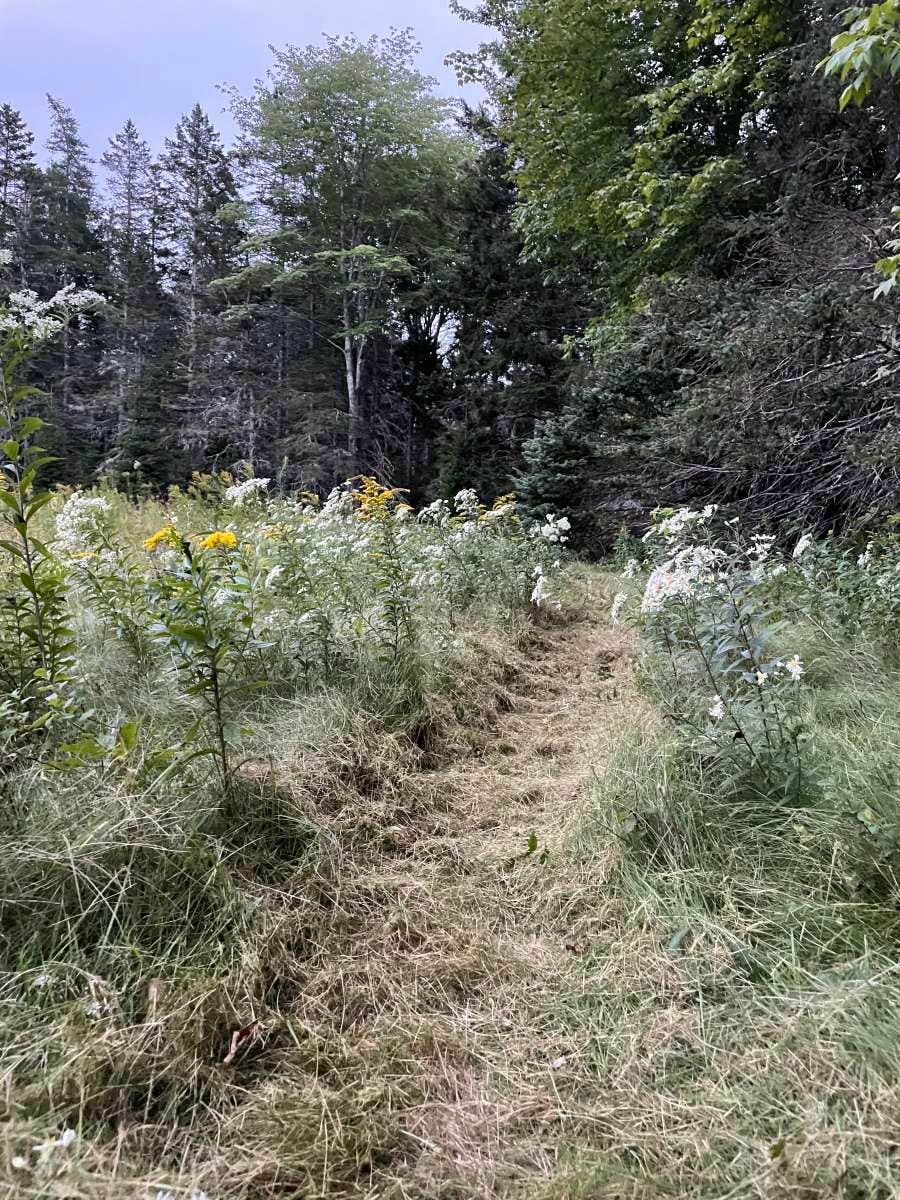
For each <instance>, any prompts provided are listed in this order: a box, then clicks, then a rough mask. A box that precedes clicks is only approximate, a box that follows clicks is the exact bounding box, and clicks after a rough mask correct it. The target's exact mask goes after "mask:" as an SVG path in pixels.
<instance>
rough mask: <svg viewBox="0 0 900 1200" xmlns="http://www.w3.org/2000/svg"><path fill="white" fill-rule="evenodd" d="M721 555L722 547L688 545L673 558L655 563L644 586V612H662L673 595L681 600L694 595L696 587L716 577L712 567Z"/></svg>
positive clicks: (708, 582)
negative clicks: (718, 548) (658, 563)
mask: <svg viewBox="0 0 900 1200" xmlns="http://www.w3.org/2000/svg"><path fill="white" fill-rule="evenodd" d="M721 557H722V552H721V551H720V550H713V549H712V548H711V547H709V546H686V547H684V549H683V550H679V551H678V553H677V554H676V555H675V557H674V558H670V559H669V560H668V561H667V562H664V563H661V564H660V566H658V567H655V568H654V570H653V571H652V572H651V574H650V578H649V579H648V580H647V586H646V587H645V588H644V598H643V599H642V600H641V612H642V613H655V612H659V611H660V610H661V609H662V608H663V606H664V605H665V604H666V602H667V601H668V600H670V599H673V598H676V597H677V598H680V599H682V600H686V599H688V598H689V597H690V596H692V595H694V594H695V592H696V590H697V587H698V586H702V585H706V584H710V583H712V582H713V581H714V579H715V572H714V570H713V567H714V565H715V564H716V562H717V561H718V560H719V559H720V558H721Z"/></svg>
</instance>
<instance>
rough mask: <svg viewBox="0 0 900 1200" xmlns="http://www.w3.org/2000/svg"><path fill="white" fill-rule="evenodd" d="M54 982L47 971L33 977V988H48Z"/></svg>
mask: <svg viewBox="0 0 900 1200" xmlns="http://www.w3.org/2000/svg"><path fill="white" fill-rule="evenodd" d="M55 982H56V981H55V979H54V978H53V976H52V975H51V974H50V973H49V972H48V971H42V972H41V973H40V975H35V977H34V986H35V987H39V988H43V987H50V985H51V984H52V983H55Z"/></svg>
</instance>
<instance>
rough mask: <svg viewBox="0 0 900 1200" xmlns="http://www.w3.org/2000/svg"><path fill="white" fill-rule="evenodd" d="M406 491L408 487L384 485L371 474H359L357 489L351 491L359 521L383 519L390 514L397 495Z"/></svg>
mask: <svg viewBox="0 0 900 1200" xmlns="http://www.w3.org/2000/svg"><path fill="white" fill-rule="evenodd" d="M407 491H409V488H389V487H384V485H383V484H380V483H379V482H378V480H377V479H374V478H373V477H372V476H371V475H360V477H359V489H358V491H355V492H353V493H352V494H353V499H354V500H355V501H356V502H357V504H358V505H359V514H358V515H359V519H360V520H361V521H372V520H376V521H377V520H384V519H385V517H389V516H390V515H391V510H392V508H393V507H394V505H395V503H396V500H397V497H398V496H399V495H400V494H401V493H402V492H407ZM406 507H409V505H407V506H406Z"/></svg>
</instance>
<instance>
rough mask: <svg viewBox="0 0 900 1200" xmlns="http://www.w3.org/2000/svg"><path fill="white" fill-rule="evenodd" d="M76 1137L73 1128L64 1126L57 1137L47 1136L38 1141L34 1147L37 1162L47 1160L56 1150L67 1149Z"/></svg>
mask: <svg viewBox="0 0 900 1200" xmlns="http://www.w3.org/2000/svg"><path fill="white" fill-rule="evenodd" d="M77 1137H78V1134H77V1133H76V1132H75V1130H74V1129H68V1128H66V1129H64V1130H63V1131H62V1133H61V1134H60V1135H59V1137H56V1138H47V1139H46V1141H43V1142H38V1144H37V1145H36V1146H35V1147H34V1152H35V1154H36V1155H37V1156H38V1162H41V1163H45V1162H47V1161H48V1160H49V1159H50V1158H51V1156H52V1155H53V1153H54V1152H55V1151H56V1150H67V1149H68V1148H69V1146H71V1145H72V1143H73V1142H74V1141H75V1140H76V1139H77Z"/></svg>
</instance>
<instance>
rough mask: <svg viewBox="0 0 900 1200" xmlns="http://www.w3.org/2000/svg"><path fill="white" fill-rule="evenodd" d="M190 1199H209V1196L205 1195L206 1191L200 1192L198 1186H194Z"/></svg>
mask: <svg viewBox="0 0 900 1200" xmlns="http://www.w3.org/2000/svg"><path fill="white" fill-rule="evenodd" d="M190 1200H209V1196H207V1194H206V1192H201V1191H200V1190H199V1188H194V1190H193V1191H192V1192H191V1195H190Z"/></svg>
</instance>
